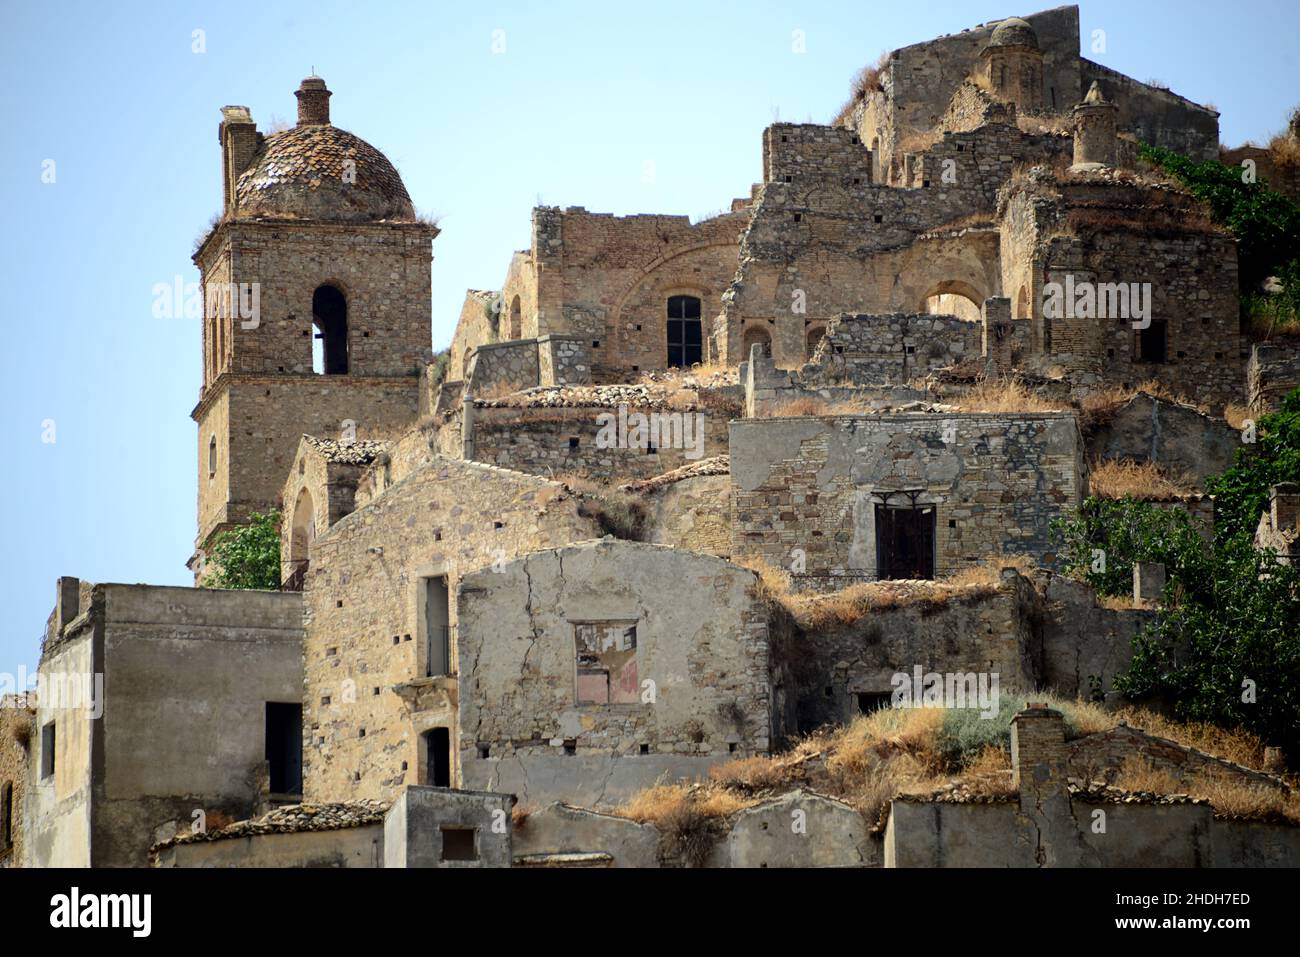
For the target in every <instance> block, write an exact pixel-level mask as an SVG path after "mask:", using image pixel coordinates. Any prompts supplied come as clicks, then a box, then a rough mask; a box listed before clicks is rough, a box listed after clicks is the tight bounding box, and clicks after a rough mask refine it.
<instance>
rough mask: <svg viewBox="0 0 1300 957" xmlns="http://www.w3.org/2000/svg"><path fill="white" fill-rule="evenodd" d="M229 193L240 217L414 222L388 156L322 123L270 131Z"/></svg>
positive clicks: (404, 190)
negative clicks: (251, 162)
mask: <svg viewBox="0 0 1300 957" xmlns="http://www.w3.org/2000/svg"><path fill="white" fill-rule="evenodd" d="M349 161H350V162H349ZM235 193H236V196H237V197H238V204H239V206H238V214H237V215H238V216H240V217H241V218H247V217H259V216H264V217H270V218H275V219H280V218H288V219H315V220H331V221H336V222H350V223H357V222H375V221H378V220H397V221H405V222H409V221H411V220H413V219H414V218H415V209H414V207H413V206H412V205H411V197H410V196H409V195H408V194H407V192H406V187H405V186H404V185H403V184H402V178H401V176H399V175H398V173H397V170H396V169H395V168H394V167H393V164H392V163H390V162H389V161H388V158H387V157H386V156H384V154H383V153H381V152H379V150H377V149H375V148H374V147H373V146H371V145H370V144H369V143H367V142H366V141H365V140H363V139H361V138H360V137H358V136H353V135H352V134H351V133H349V132H347V131H346V130H341V129H339V128H338V127H336V126H330V125H328V124H325V125H307V126H295V127H293V128H292V129H288V130H284V131H282V132H279V133H272V134H271V135H270V136H268V137H267V138H266V141H265V143H264V144H263V146H262V149H261V151H260V152H259V153H258V155H257V157H256V159H255V160H254V162H253V165H252V166H250V167H249V168H248V169H247V170H245V171H244V172H243V174H241V175H240V177H239V182H238V184H237V185H236V187H235Z"/></svg>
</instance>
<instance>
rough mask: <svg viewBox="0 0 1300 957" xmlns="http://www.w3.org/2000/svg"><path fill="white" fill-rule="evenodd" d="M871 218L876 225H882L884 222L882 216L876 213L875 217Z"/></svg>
mask: <svg viewBox="0 0 1300 957" xmlns="http://www.w3.org/2000/svg"><path fill="white" fill-rule="evenodd" d="M872 218H873V219H875V221H876V222H878V223H883V222H884V221H885V217H884V216H882V215H881V214H880V213H876V215H875V216H873V217H872Z"/></svg>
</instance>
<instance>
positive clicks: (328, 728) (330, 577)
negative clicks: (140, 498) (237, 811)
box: [303, 457, 600, 801]
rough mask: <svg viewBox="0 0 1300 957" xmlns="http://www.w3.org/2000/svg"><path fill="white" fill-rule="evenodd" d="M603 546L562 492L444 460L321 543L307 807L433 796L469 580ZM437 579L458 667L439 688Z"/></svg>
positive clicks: (308, 617)
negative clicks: (437, 745) (436, 744)
mask: <svg viewBox="0 0 1300 957" xmlns="http://www.w3.org/2000/svg"><path fill="white" fill-rule="evenodd" d="M599 534H600V532H599V529H598V528H597V526H596V523H595V521H594V519H590V518H586V517H584V516H583V515H582V513H581V511H580V502H579V500H578V499H576V498H575V497H573V496H572V495H570V494H569V493H568V492H567V491H566V490H565V489H564V488H563V487H562V486H560V485H557V484H555V483H552V482H548V481H545V480H543V479H539V478H535V477H533V476H530V475H523V474H520V473H516V472H509V471H506V470H504V469H497V468H492V467H490V466H485V465H480V464H478V463H473V462H463V461H457V460H452V459H446V458H442V457H439V458H436V459H435V460H434V461H433V462H432V463H431V464H430V465H427V466H425V467H423V468H419V469H417V470H416V471H414V472H412V473H410V474H408V475H406V476H405V477H404V478H402V479H400V480H398V481H395V482H394V483H393V485H392V486H390V487H389V488H387V489H386V490H385V491H384V492H383V493H382V494H380V495H378V496H376V497H375V498H373V499H372V500H370V501H369V502H368V503H367V504H366V505H364V506H363V507H360V508H358V509H357V510H356V511H354V512H353V513H352V514H351V515H348V516H347V517H346V518H344V519H342V520H341V521H339V522H338V523H336V524H335V525H334V526H333V527H331V528H330V529H329V531H328V532H327V533H326V534H325V535H323V536H322V537H320V538H318V539H317V540H316V543H315V545H314V546H313V547H312V560H311V569H310V571H309V572H308V574H307V579H306V584H305V588H304V592H303V597H304V603H305V604H304V614H305V630H306V638H305V644H304V651H303V660H304V664H305V669H306V686H305V692H304V697H303V700H304V710H303V729H304V731H303V733H304V739H305V742H306V743H305V747H304V754H303V766H304V795H305V797H306V799H307V800H314V801H340V800H351V799H354V798H377V799H385V800H391V799H392V797H393V795H394V793H395V792H396V791H397V789H399V788H400V787H401V786H402V785H403V784H420V783H423V782H425V781H426V780H427V778H428V775H429V774H430V773H431V772H430V770H429V768H428V767H427V759H428V752H427V749H424V748H422V742H421V739H420V735H421V734H423V733H425V732H428V731H431V730H432V729H434V728H446V729H448V732H449V734H450V737H451V741H452V742H453V745H454V742H455V740H456V732H455V722H456V713H457V696H458V694H459V693H460V683H461V678H460V676H462V675H463V671H462V668H461V662H462V660H463V657H462V651H461V649H460V642H459V636H460V628H459V621H458V616H457V611H456V604H455V601H454V599H453V598H452V597H451V596H454V595H455V592H456V587H457V584H458V583H459V582H460V580H461V578H462V576H464V575H465V574H466V573H467V572H468V571H470V570H471V569H475V568H484V567H491V566H494V565H497V564H499V563H501V562H504V561H506V560H508V559H510V558H512V557H513V556H516V555H519V554H522V553H524V552H527V551H531V550H533V549H536V548H545V547H554V546H558V545H563V544H566V543H568V542H571V541H577V540H581V539H587V538H594V537H596V536H597V535H599ZM437 576H446V579H447V587H448V595H449V607H448V615H447V617H448V627H449V634H450V656H451V660H450V663H449V667H448V673H447V674H446V675H432V676H429V675H426V672H427V671H428V664H429V647H428V639H429V635H428V622H427V620H426V615H425V610H424V603H425V593H424V590H423V589H424V579H425V578H431V577H437ZM525 594H526V592H521V593H518V594H516V595H515V599H516V600H517V601H520V602H522V601H523V600H524V595H525ZM452 750H453V753H452V759H451V774H452V781H453V783H459V782H460V770H459V767H458V764H459V762H458V760H457V759H456V755H455V751H456V749H455V748H454V747H453V749H452Z"/></svg>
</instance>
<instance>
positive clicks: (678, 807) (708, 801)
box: [614, 784, 758, 867]
mask: <svg viewBox="0 0 1300 957" xmlns="http://www.w3.org/2000/svg"><path fill="white" fill-rule="evenodd" d="M757 803H758V802H757V801H756V800H754V799H747V798H743V797H740V796H739V795H737V794H735V793H734V792H732V791H729V790H727V789H725V788H721V787H716V786H710V785H699V784H694V785H686V784H656V785H654V786H653V787H650V788H646V789H645V790H643V791H640V792H638V793H637V794H635V795H633V796H632V797H631V799H629V800H628V801H627V802H626V803H625V804H623V805H621V806H620V807H617V808H615V809H614V814H615V815H617V816H618V817H624V818H628V819H629V820H633V821H639V822H641V823H643V824H653V825H654V826H655V827H656V828H658V829H659V833H660V837H661V840H662V842H663V843H662V846H661V853H662V854H663V855H664V856H665V857H670V858H679V859H681V860H683V861H685V862H686V863H688V864H690V865H691V866H692V867H703V866H704V864H705V862H706V861H707V860H708V857H709V853H710V852H711V851H712V850H713V847H714V845H715V844H716V843H717V841H718V839H719V838H720V837H721V836H722V832H723V826H724V822H725V821H726V819H727V818H728V817H730V816H731V815H732V814H735V813H736V812H737V811H742V810H744V809H745V808H747V807H753V806H754V805H755V804H757Z"/></svg>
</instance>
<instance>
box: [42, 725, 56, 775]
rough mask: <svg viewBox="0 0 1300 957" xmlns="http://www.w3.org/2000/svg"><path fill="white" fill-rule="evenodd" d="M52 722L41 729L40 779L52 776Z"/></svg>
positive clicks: (53, 741) (53, 742)
mask: <svg viewBox="0 0 1300 957" xmlns="http://www.w3.org/2000/svg"><path fill="white" fill-rule="evenodd" d="M54 744H55V739H54V722H53V721H51V722H50V723H49V724H47V725H45V726H44V727H42V728H41V777H42V778H49V777H53V776H54Z"/></svg>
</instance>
